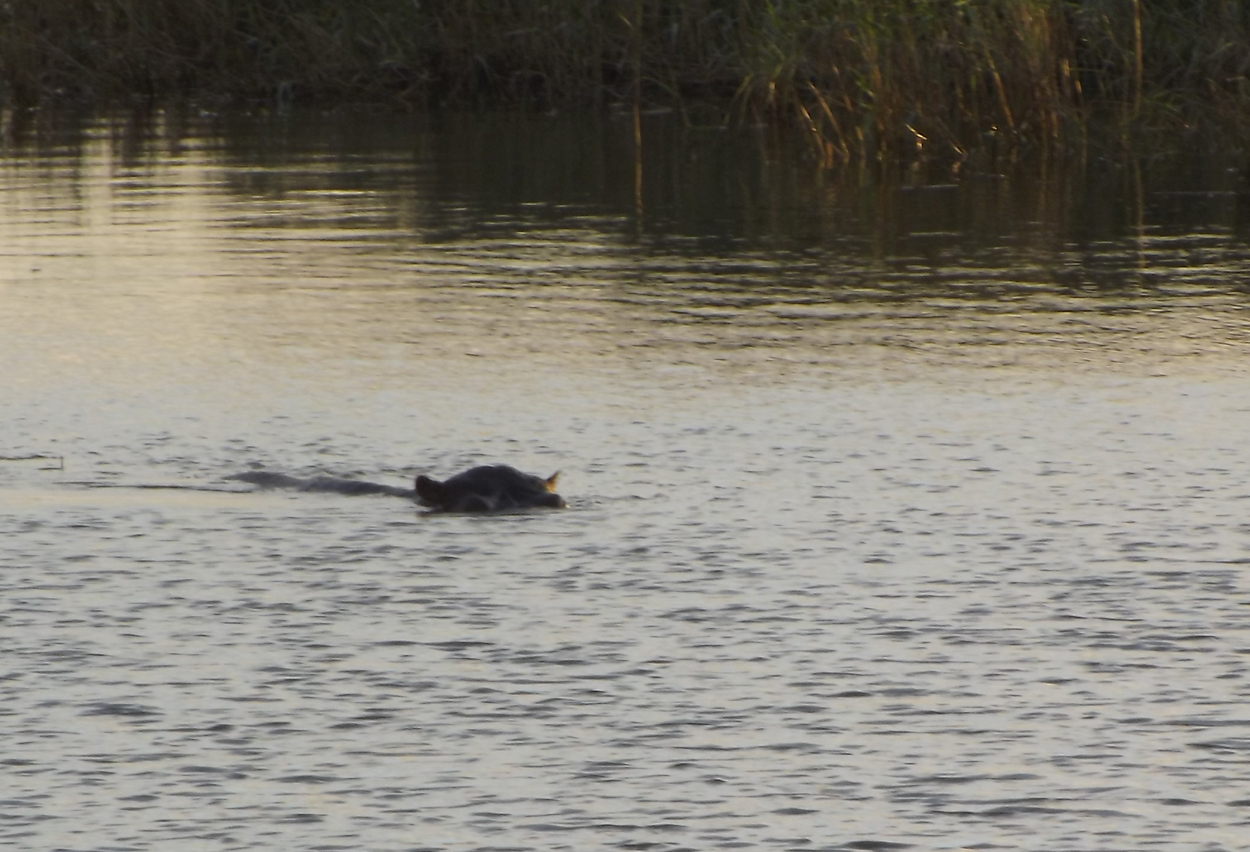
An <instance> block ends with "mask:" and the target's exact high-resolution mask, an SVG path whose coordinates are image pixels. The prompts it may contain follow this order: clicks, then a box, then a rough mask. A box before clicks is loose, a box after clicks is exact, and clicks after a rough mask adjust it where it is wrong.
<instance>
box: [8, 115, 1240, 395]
mask: <svg viewBox="0 0 1250 852" xmlns="http://www.w3.org/2000/svg"><path fill="white" fill-rule="evenodd" d="M417 147H418V148H420V146H417ZM227 149H228V145H226V144H223V142H222V140H220V139H215V138H211V137H206V138H202V139H196V138H191V139H183V140H181V141H180V143H179V144H178V145H177V147H176V152H174V153H171V152H168V151H162V150H160V148H159V146H158V145H156V144H153V145H152V146H151V148H150V149H147V150H142V149H141V150H140V152H139V153H138V154H136V152H135V150H134V149H133V148H124V147H121V146H119V145H118V142H117V138H116V128H115V127H113V126H111V125H109V124H108V123H107V122H103V123H101V124H99V125H97V126H96V127H95V128H94V129H91V130H88V131H87V132H86V133H85V134H84V135H83V137H82V141H81V145H80V147H79V148H78V149H76V150H74V151H72V152H66V151H55V150H54V151H51V152H47V151H40V150H35V151H33V152H26V153H15V154H14V155H12V156H9V157H7V158H4V159H3V160H0V181H2V182H3V192H0V240H2V241H3V246H4V249H3V254H2V255H0V282H2V286H3V288H4V291H3V295H4V300H5V310H4V311H3V315H2V316H0V336H2V338H3V340H4V343H3V344H0V345H2V346H3V349H4V353H3V354H4V359H5V363H6V365H8V370H7V373H8V375H7V378H6V382H7V383H9V384H10V387H12V386H13V383H23V382H24V383H31V382H34V383H43V384H46V385H49V386H51V385H56V384H57V383H58V375H65V374H73V378H72V380H69V381H68V383H67V384H68V385H69V386H73V385H74V384H77V383H85V384H87V385H88V386H94V387H101V386H107V385H109V384H123V385H124V384H139V385H149V386H150V385H153V384H159V383H161V382H170V383H175V384H189V385H194V386H197V387H202V386H208V387H218V386H220V385H230V384H232V383H234V384H240V385H246V384H247V383H248V382H247V378H248V376H250V375H258V374H264V373H265V372H266V371H283V370H286V371H291V373H292V374H293V375H299V374H300V373H301V371H305V370H306V371H315V372H316V373H317V374H318V375H320V376H323V377H324V376H325V375H327V374H335V373H339V374H341V375H342V376H343V377H344V378H345V379H346V378H347V377H349V376H356V377H359V376H361V375H367V376H369V377H370V380H371V381H373V382H376V383H385V382H386V381H387V377H388V375H389V376H390V378H391V379H394V380H398V381H403V380H404V379H405V377H406V376H407V375H408V373H409V371H410V370H411V369H414V368H415V369H420V370H423V371H425V372H426V373H427V374H428V373H433V372H437V373H438V374H439V375H442V376H444V377H450V378H449V382H450V384H455V383H456V382H462V381H466V380H469V377H472V376H475V375H478V374H482V373H484V374H486V375H487V376H488V377H490V380H492V381H495V380H497V379H498V378H499V377H502V376H512V377H522V376H531V377H532V376H537V375H541V374H543V373H544V372H547V371H550V370H553V369H560V368H561V365H568V364H574V363H575V364H578V365H579V367H578V370H579V371H582V372H587V371H588V372H589V373H592V374H593V373H598V372H602V371H605V370H606V371H607V372H609V373H621V374H626V375H628V374H630V373H633V372H634V371H642V372H644V373H646V374H649V375H656V376H660V377H662V375H663V371H662V370H661V371H660V372H659V373H656V367H657V366H662V367H665V368H672V367H682V366H685V367H688V368H691V369H697V370H704V371H706V370H711V371H722V370H731V371H733V372H734V373H735V374H740V375H741V376H749V375H752V374H758V375H759V376H760V377H762V378H764V379H767V378H768V377H770V376H773V375H781V374H786V373H792V372H795V371H802V370H810V369H811V368H814V367H815V368H820V369H821V370H822V371H828V370H833V371H835V372H837V373H839V374H845V373H847V371H850V372H851V373H854V372H855V371H859V370H866V371H868V373H870V374H878V373H879V374H881V376H882V377H891V376H908V375H911V374H913V373H915V372H916V371H921V372H923V371H924V370H927V369H931V368H934V367H947V368H950V367H970V368H981V367H987V366H995V367H1019V368H1023V369H1030V370H1033V369H1055V370H1061V371H1062V370H1070V369H1112V370H1124V369H1127V370H1132V371H1139V370H1141V371H1147V372H1158V371H1165V372H1166V371H1175V370H1190V369H1194V370H1198V371H1201V370H1228V369H1233V370H1237V369H1240V356H1241V355H1242V353H1243V352H1244V349H1245V346H1246V344H1247V342H1248V341H1247V315H1246V313H1245V308H1244V299H1243V298H1242V293H1241V292H1240V291H1239V290H1238V289H1237V287H1236V281H1238V280H1240V276H1241V275H1242V274H1243V273H1244V271H1245V270H1246V268H1247V267H1248V266H1250V261H1248V260H1247V252H1246V251H1245V247H1244V246H1243V245H1241V243H1240V242H1239V241H1238V240H1237V239H1236V238H1235V237H1234V235H1231V234H1228V233H1223V234H1220V233H1213V232H1210V231H1204V232H1200V233H1194V234H1188V235H1186V234H1180V235H1176V234H1168V233H1162V232H1161V233H1158V234H1156V235H1154V236H1146V237H1141V236H1134V237H1130V239H1129V241H1128V242H1127V243H1120V244H1117V243H1115V242H1107V243H1104V244H1103V247H1102V248H1101V249H1100V248H1098V247H1097V246H1092V247H1091V246H1076V245H1074V246H1072V247H1070V248H1061V249H1059V250H1057V251H1051V252H1039V250H1037V249H1035V248H1034V249H1030V248H1025V249H1022V250H1015V249H1011V248H1010V242H1011V241H1010V240H1009V241H1008V243H1007V244H1006V245H1005V246H1004V247H990V248H989V249H988V250H978V253H977V254H973V255H968V256H961V255H960V254H959V252H958V246H956V247H955V250H954V251H952V250H951V249H949V248H945V249H944V248H940V247H939V246H938V245H937V244H940V243H944V242H949V241H951V240H954V239H956V237H955V236H953V235H950V234H944V233H943V232H941V231H935V230H933V229H932V224H933V223H931V222H928V221H917V222H916V223H914V225H915V227H914V228H913V231H912V233H913V234H914V236H912V237H911V238H909V241H908V240H898V239H895V240H894V241H893V245H894V246H895V250H896V255H895V256H894V257H893V259H891V258H889V257H887V258H885V259H884V260H883V259H882V258H881V257H879V256H875V254H874V253H872V252H870V253H868V254H867V255H856V254H854V253H853V252H852V251H851V249H852V248H853V245H854V244H853V243H848V244H845V245H838V246H835V247H834V249H832V250H829V249H824V250H822V249H820V248H819V246H812V247H811V248H810V249H809V250H808V251H806V252H800V253H792V252H776V251H769V250H766V249H764V250H755V249H750V248H747V249H743V248H741V247H728V248H727V249H718V248H715V247H713V248H712V249H711V250H710V251H691V250H690V248H689V247H687V246H686V245H685V244H684V243H683V242H681V241H680V240H677V241H674V240H672V239H670V238H668V237H664V238H659V239H656V240H654V241H652V243H650V244H646V243H644V244H636V243H635V242H633V241H632V240H631V239H630V238H629V237H628V236H625V235H623V231H626V232H627V230H628V229H622V228H621V227H620V226H621V223H622V221H623V219H622V217H620V216H616V215H614V214H609V213H607V212H606V211H605V212H601V213H598V214H594V215H590V214H588V213H587V212H586V211H579V210H572V209H570V210H569V211H568V212H567V214H559V213H557V214H556V215H554V216H552V214H551V212H550V211H549V210H545V209H543V208H533V214H534V215H535V216H536V217H538V218H536V219H534V220H527V218H526V216H527V208H526V207H524V206H522V207H521V208H519V209H513V210H511V212H510V213H508V214H507V215H504V214H501V213H498V212H492V211H490V210H483V211H481V212H479V213H478V214H476V215H477V224H476V226H475V225H473V224H472V223H473V222H474V214H473V213H472V212H470V211H468V210H467V209H466V208H464V207H463V202H461V201H457V202H456V203H453V204H451V205H450V206H447V203H446V202H441V204H442V207H441V209H442V210H443V212H439V211H440V204H439V203H435V201H434V196H433V195H432V194H431V186H432V185H434V184H436V183H438V181H439V180H441V179H443V176H442V175H440V174H439V173H438V172H437V168H436V165H437V164H435V165H430V164H429V163H426V162H423V161H421V160H420V159H419V157H417V158H415V159H414V157H415V155H411V156H407V157H405V156H396V154H395V152H394V151H393V150H392V149H389V148H387V149H382V150H378V151H375V152H372V156H371V157H370V156H366V155H362V154H360V153H354V154H353V155H352V156H351V157H346V156H333V155H330V154H326V153H324V152H313V153H308V152H294V153H292V154H291V155H290V156H289V157H288V158H287V159H285V160H284V159H281V158H274V157H268V158H266V159H265V160H264V161H261V162H255V161H253V162H249V161H247V160H246V159H245V158H240V157H237V156H235V157H231V156H228V154H227ZM422 169H425V170H426V171H425V172H423V171H422ZM453 197H457V198H458V196H455V193H453ZM907 197H908V198H911V199H913V200H916V201H917V203H920V204H922V206H923V205H924V204H927V203H928V201H927V200H926V198H925V196H924V195H923V194H913V195H909V196H907ZM939 206H940V205H939ZM899 212H900V215H901V216H902V217H903V218H907V217H911V218H913V219H917V218H919V219H920V220H923V218H924V217H923V216H921V217H917V215H916V211H915V210H912V209H910V208H905V209H904V210H901V211H899ZM448 225H451V226H453V231H452V233H453V235H450V236H449V234H448V232H447V231H446V230H445V226H448ZM1134 241H1135V242H1136V245H1137V247H1138V249H1137V252H1136V254H1137V256H1143V257H1145V258H1147V260H1148V261H1151V260H1152V261H1153V264H1152V268H1153V270H1154V271H1153V272H1150V271H1148V273H1147V274H1148V277H1150V278H1152V280H1149V281H1147V282H1145V284H1143V283H1142V281H1141V273H1142V270H1141V269H1140V268H1139V266H1138V261H1137V259H1136V258H1135V256H1134V254H1135V253H1134V251H1133V250H1131V249H1126V246H1128V245H1132V244H1133V243H1134ZM1026 242H1027V240H1026ZM668 244H671V246H672V248H671V249H666V248H665V246H666V245H668ZM1081 268H1088V269H1089V270H1091V272H1090V274H1091V275H1092V276H1094V277H1093V281H1095V282H1096V281H1100V280H1105V279H1106V278H1107V276H1108V275H1111V276H1114V275H1116V274H1119V275H1120V276H1121V278H1120V279H1119V282H1118V283H1117V284H1115V285H1114V286H1111V287H1107V288H1105V292H1102V293H1099V292H1098V290H1097V289H1091V287H1089V286H1087V282H1085V281H1083V279H1082V273H1081V272H1080V270H1081ZM1116 269H1119V272H1118V273H1117V272H1116ZM1073 282H1075V283H1073ZM1133 282H1136V283H1133ZM1097 286H1099V285H1097V284H1096V285H1095V288H1096V287H1097ZM364 363H367V364H368V365H369V366H368V368H367V369H362V368H361V365H362V364H364ZM677 375H678V376H679V378H678V379H677V381H682V380H686V379H688V378H689V376H688V374H685V373H682V372H681V371H680V370H678V372H677ZM274 376H275V379H276V378H277V374H276V373H275V374H274Z"/></svg>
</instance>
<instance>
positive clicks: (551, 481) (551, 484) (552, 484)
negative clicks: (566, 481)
mask: <svg viewBox="0 0 1250 852" xmlns="http://www.w3.org/2000/svg"><path fill="white" fill-rule="evenodd" d="M559 479H560V471H558V470H557V471H556V472H555V473H553V474H551V476H549V477H547V478H546V479H544V480H543V484H544V485H546V486H547V490H548V491H551V492H553V493H554V492H555V490H556V482H557V481H558V480H559Z"/></svg>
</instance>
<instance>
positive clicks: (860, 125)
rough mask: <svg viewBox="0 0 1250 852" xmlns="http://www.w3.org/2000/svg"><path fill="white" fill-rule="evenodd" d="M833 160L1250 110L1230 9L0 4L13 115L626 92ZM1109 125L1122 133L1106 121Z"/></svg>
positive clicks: (149, 0) (948, 2)
mask: <svg viewBox="0 0 1250 852" xmlns="http://www.w3.org/2000/svg"><path fill="white" fill-rule="evenodd" d="M635 93H640V94H641V96H642V98H643V99H644V100H645V101H646V102H647V104H649V105H657V106H671V107H676V108H680V109H682V110H685V111H686V112H687V113H688V114H695V113H698V114H699V115H701V116H706V115H708V114H715V115H719V116H721V117H723V119H724V120H726V121H730V120H740V121H741V120H747V121H757V120H764V121H770V122H780V123H783V124H790V123H797V124H798V125H799V126H800V127H802V128H804V130H805V132H806V133H807V134H809V136H810V139H811V141H812V148H813V150H814V151H815V152H817V154H818V155H819V157H820V159H821V160H822V161H824V162H827V163H835V162H839V161H845V160H854V159H857V158H858V159H863V158H868V157H900V156H901V157H915V156H930V155H934V156H943V157H952V158H955V159H956V160H958V159H959V158H961V157H963V156H965V155H966V154H967V153H968V152H969V151H970V150H973V149H978V148H984V147H986V146H987V145H991V146H996V147H998V148H1002V149H1004V150H1015V149H1019V148H1022V147H1048V146H1061V147H1063V146H1071V145H1073V144H1079V143H1081V142H1082V141H1083V140H1084V139H1086V138H1087V137H1088V136H1089V135H1090V134H1091V132H1093V131H1095V130H1097V129H1099V128H1103V129H1105V128H1108V127H1110V128H1113V129H1114V130H1115V131H1116V133H1118V134H1120V135H1121V136H1128V135H1133V136H1143V135H1144V136H1149V135H1150V134H1151V133H1154V132H1157V131H1176V130H1184V129H1186V128H1202V129H1211V130H1224V131H1227V132H1228V133H1229V134H1230V135H1231V134H1235V133H1241V132H1244V131H1245V130H1246V129H1247V125H1248V124H1250V122H1248V121H1247V117H1248V116H1250V4H1247V3H1243V2H1240V0H0V98H3V103H4V104H5V105H6V106H9V107H14V106H17V107H21V106H31V105H37V104H43V103H50V102H57V101H65V100H71V101H89V102H96V103H101V102H103V103H117V102H133V101H135V100H136V99H138V100H141V101H149V102H150V101H153V100H156V101H160V100H164V99H171V98H184V99H185V98H193V99H200V100H207V101H212V102H235V103H255V102H268V103H275V102H276V103H279V104H282V103H289V102H291V101H301V102H322V103H324V102H367V103H374V104H379V103H382V104H392V105H395V106H400V107H404V108H427V107H438V106H449V105H455V106H462V105H463V106H482V105H509V106H524V107H529V108H544V109H545V108H553V107H585V106H589V105H595V104H601V103H613V102H621V103H626V102H629V101H630V100H631V99H632V98H633V97H634V96H635ZM1113 135H1114V134H1113Z"/></svg>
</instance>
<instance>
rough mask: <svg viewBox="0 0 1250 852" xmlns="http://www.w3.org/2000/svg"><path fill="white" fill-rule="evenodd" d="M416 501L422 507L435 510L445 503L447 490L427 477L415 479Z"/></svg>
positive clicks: (436, 481) (441, 484) (435, 480)
mask: <svg viewBox="0 0 1250 852" xmlns="http://www.w3.org/2000/svg"><path fill="white" fill-rule="evenodd" d="M417 499H418V500H420V501H421V504H422V505H423V506H429V507H430V508H431V509H437V508H438V507H439V506H443V505H446V503H447V489H446V488H445V487H444V485H443V483H441V482H439V481H438V480H437V479H430V478H429V477H428V476H418V477H417Z"/></svg>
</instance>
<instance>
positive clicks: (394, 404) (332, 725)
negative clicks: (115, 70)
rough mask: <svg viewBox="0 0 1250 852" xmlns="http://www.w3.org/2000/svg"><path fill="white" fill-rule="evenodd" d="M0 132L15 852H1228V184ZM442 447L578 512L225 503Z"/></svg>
mask: <svg viewBox="0 0 1250 852" xmlns="http://www.w3.org/2000/svg"><path fill="white" fill-rule="evenodd" d="M9 130H10V136H9V138H8V142H7V147H6V148H5V156H4V158H3V159H2V160H0V399H3V412H4V413H3V421H0V422H3V423H4V426H5V430H4V438H3V444H2V445H0V455H4V456H6V457H7V458H8V459H10V460H6V461H3V462H0V535H2V536H3V539H2V541H3V546H2V548H0V649H2V651H3V653H2V655H0V659H2V660H3V666H2V667H0V694H2V697H3V698H2V701H0V733H2V734H3V740H2V741H0V742H3V749H2V754H0V773H2V774H0V778H2V779H3V785H2V787H0V839H2V840H3V841H4V843H5V844H6V846H7V847H9V848H14V849H30V850H76V852H77V850H148V849H160V850H165V849H180V850H181V849H188V850H199V849H221V850H233V849H240V850H242V849H247V850H275V851H276V850H337V849H343V850H347V849H351V850H426V849H429V850H435V849H437V850H478V849H480V850H486V849H491V850H502V849H509V850H521V849H525V850H549V849H570V850H585V849H642V850H678V849H692V850H703V849H777V850H808V849H861V850H891V849H904V848H910V849H940V850H948V849H1027V850H1035V849H1055V850H1059V849H1063V850H1067V849H1100V850H1101V849H1106V850H1139V849H1159V850H1204V851H1205V850H1236V849H1244V848H1246V846H1247V843H1248V842H1250V841H1248V840H1247V838H1250V710H1248V709H1247V703H1248V701H1247V700H1248V699H1250V683H1248V682H1247V675H1248V674H1250V608H1248V604H1250V596H1248V595H1247V589H1248V585H1250V584H1248V583H1247V579H1246V571H1247V565H1248V564H1250V520H1247V518H1248V516H1250V484H1248V483H1250V462H1247V457H1246V452H1245V449H1246V440H1247V438H1246V436H1247V434H1250V375H1248V371H1247V364H1248V362H1247V349H1248V346H1250V322H1248V320H1250V316H1248V314H1247V310H1246V301H1247V293H1246V289H1247V283H1246V282H1247V280H1248V278H1247V269H1248V267H1250V233H1248V230H1250V226H1247V224H1246V219H1245V216H1244V208H1243V204H1244V198H1245V196H1243V195H1241V194H1239V193H1240V192H1241V189H1240V187H1241V178H1240V173H1239V172H1238V171H1236V169H1235V167H1230V166H1228V165H1227V164H1214V163H1211V162H1204V163H1203V164H1201V165H1200V166H1196V167H1195V166H1185V167H1181V166H1172V165H1167V164H1162V165H1160V164H1154V165H1148V166H1146V167H1143V168H1140V169H1137V168H1130V169H1121V168H1113V167H1111V166H1101V165H1099V164H1096V163H1091V164H1089V165H1088V167H1087V168H1086V169H1085V170H1083V171H1082V170H1079V169H1077V168H1076V167H1075V166H1069V167H1067V168H1066V170H1062V172H1061V173H1059V172H1056V173H1053V174H1052V176H1051V179H1050V180H1049V181H1047V182H1037V181H1032V180H1028V179H1026V178H1024V177H1021V176H1020V175H1019V174H1018V173H1014V172H1010V171H1007V170H1002V171H995V172H993V173H989V172H987V171H985V170H981V171H976V170H969V171H968V172H965V173H963V174H961V175H959V177H958V181H957V182H952V180H951V178H950V176H949V175H938V174H913V175H904V176H902V179H901V180H900V182H899V183H898V184H897V185H896V184H893V183H890V182H886V183H885V184H874V183H871V182H867V181H845V180H840V179H836V178H834V177H831V176H827V175H826V176H823V177H822V176H820V175H819V174H817V173H816V172H814V171H813V170H812V169H811V168H810V167H809V166H807V165H805V164H804V163H803V162H802V160H801V158H799V157H796V156H794V150H793V149H790V148H787V146H786V144H785V143H784V142H781V141H777V140H770V139H768V138H767V137H766V134H764V133H762V132H750V133H745V134H740V135H731V134H728V133H724V132H719V131H714V130H702V129H695V130H683V129H682V128H681V127H680V126H679V125H678V123H676V122H671V121H663V120H661V119H655V120H654V121H653V123H652V124H651V125H650V126H649V128H648V137H647V139H648V146H649V147H648V153H647V158H646V159H645V161H644V171H645V174H644V178H645V180H644V193H643V198H642V209H641V217H640V216H639V206H638V201H639V200H638V198H637V197H636V196H635V193H634V172H633V154H632V151H631V149H630V147H629V138H630V137H629V128H628V125H626V124H623V123H620V122H618V121H616V120H615V119H608V120H604V121H598V120H596V121H593V122H592V121H588V120H574V119H563V118H543V119H531V120H518V119H515V118H508V117H504V116H496V117H485V118H482V117H478V118H476V119H470V118H467V117H466V118H449V119H441V120H438V121H431V120H401V119H395V118H384V117H376V116H375V117H369V116H364V117H361V116H354V117H346V116H334V115H331V116H322V117H300V116H296V117H280V118H266V117H261V118H249V117H246V116H234V117H221V116H194V117H190V118H179V117H177V116H164V117H161V118H158V119H155V120H153V121H152V122H151V123H148V124H145V123H137V124H136V123H127V122H125V121H110V120H96V121H92V122H87V123H85V124H81V125H79V124H75V123H73V122H65V123H64V124H63V125H55V124H51V125H48V126H39V127H36V128H34V129H32V130H29V131H25V130H23V129H22V128H20V127H15V126H14V125H13V124H12V122H10V125H9ZM1077 172H1080V173H1079V174H1077ZM26 456H46V457H48V458H25V459H24V460H18V459H20V458H21V457H26ZM488 461H489V462H495V461H499V462H507V463H511V464H515V465H517V466H519V467H522V468H524V469H526V470H530V471H532V472H535V473H541V474H544V475H546V474H549V473H551V472H553V471H555V470H557V469H559V470H562V471H563V474H562V479H561V493H562V494H564V496H565V497H566V498H567V499H568V500H569V502H570V504H571V508H570V509H569V510H568V511H563V512H545V513H544V512H540V513H532V514H519V515H508V516H502V517H453V516H444V517H438V516H423V515H419V514H417V513H416V511H415V509H414V507H413V506H412V505H411V504H408V503H406V502H405V501H403V500H397V499H394V498H387V497H358V498H349V497H342V496H335V495H324V494H294V493H284V492H262V493H251V492H248V491H247V490H246V489H245V488H242V487H240V486H239V485H238V483H234V482H231V481H230V480H227V479H226V477H227V476H229V475H230V474H232V473H236V472H238V471H240V470H244V469H248V468H249V467H251V466H258V465H263V466H265V467H269V468H272V469H275V470H281V471H285V472H289V473H292V474H297V475H311V474H314V473H319V472H327V473H332V474H336V475H346V476H356V477H360V478H366V479H372V480H375V481H380V482H386V483H389V484H395V485H403V484H405V483H406V482H407V481H408V479H409V478H410V477H411V476H412V475H413V474H415V473H417V472H429V473H432V474H435V475H442V474H448V473H452V472H454V471H456V470H459V469H461V468H463V467H465V466H468V465H471V464H476V463H483V462H488Z"/></svg>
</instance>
